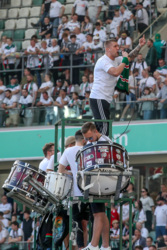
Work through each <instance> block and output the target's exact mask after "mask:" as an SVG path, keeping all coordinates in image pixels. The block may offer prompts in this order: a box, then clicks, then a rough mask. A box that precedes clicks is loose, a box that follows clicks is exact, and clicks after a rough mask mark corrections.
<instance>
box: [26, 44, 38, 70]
mask: <svg viewBox="0 0 167 250" xmlns="http://www.w3.org/2000/svg"><path fill="white" fill-rule="evenodd" d="M36 48H39V47H38V45H37V44H35V46H34V47H32V46H31V45H30V46H28V48H27V52H36ZM38 65H39V57H38V55H37V56H35V55H32V56H31V55H29V56H28V59H27V67H28V68H33V67H37V66H38Z"/></svg>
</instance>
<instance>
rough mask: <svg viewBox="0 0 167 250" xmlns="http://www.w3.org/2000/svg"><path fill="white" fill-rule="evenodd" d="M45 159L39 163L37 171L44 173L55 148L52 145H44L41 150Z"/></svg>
mask: <svg viewBox="0 0 167 250" xmlns="http://www.w3.org/2000/svg"><path fill="white" fill-rule="evenodd" d="M42 150H43V153H44V156H45V158H44V159H43V160H42V161H41V162H40V164H39V169H40V170H42V171H45V172H46V168H47V165H48V163H49V160H50V158H51V156H52V155H53V154H54V150H55V146H54V143H52V142H50V143H46V144H45V145H44V147H43V148H42Z"/></svg>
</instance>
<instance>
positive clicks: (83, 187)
mask: <svg viewBox="0 0 167 250" xmlns="http://www.w3.org/2000/svg"><path fill="white" fill-rule="evenodd" d="M80 175H81V177H82V183H81V187H82V189H83V190H84V191H85V190H87V189H90V188H92V187H93V186H94V184H95V183H96V182H97V184H98V193H99V195H101V191H100V182H99V177H100V171H98V175H97V178H96V179H95V180H94V181H93V182H92V183H90V184H89V185H87V186H85V180H84V172H83V171H80Z"/></svg>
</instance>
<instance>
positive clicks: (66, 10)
mask: <svg viewBox="0 0 167 250" xmlns="http://www.w3.org/2000/svg"><path fill="white" fill-rule="evenodd" d="M72 8H73V4H66V5H65V12H64V14H65V15H67V14H71V11H72Z"/></svg>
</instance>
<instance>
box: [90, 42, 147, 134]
mask: <svg viewBox="0 0 167 250" xmlns="http://www.w3.org/2000/svg"><path fill="white" fill-rule="evenodd" d="M144 44H145V38H144V37H143V38H141V39H140V40H139V45H138V46H137V47H136V48H135V49H134V50H132V51H131V52H130V53H129V55H128V53H127V52H125V51H123V52H122V56H123V57H118V56H119V54H118V52H119V45H118V43H117V40H116V39H115V38H111V39H110V40H108V41H106V42H105V54H104V55H103V56H102V57H100V58H99V60H98V61H97V63H96V65H95V68H94V83H93V87H92V90H91V94H90V105H91V109H92V112H93V116H94V118H95V119H102V120H109V119H110V103H111V102H112V100H113V95H114V90H115V86H116V84H117V79H118V76H120V75H121V74H122V72H123V70H124V68H125V66H126V64H127V62H128V59H129V60H131V58H134V57H136V56H137V55H138V53H139V51H140V49H141V47H142V46H144ZM97 129H98V131H99V132H100V133H102V134H105V135H108V134H109V126H108V124H107V123H105V122H99V123H97Z"/></svg>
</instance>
